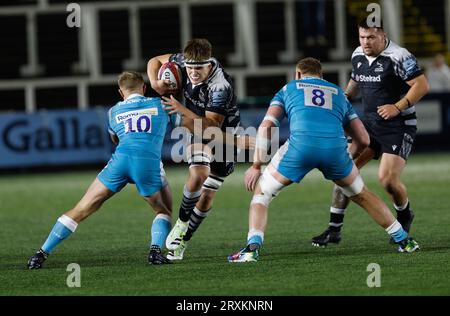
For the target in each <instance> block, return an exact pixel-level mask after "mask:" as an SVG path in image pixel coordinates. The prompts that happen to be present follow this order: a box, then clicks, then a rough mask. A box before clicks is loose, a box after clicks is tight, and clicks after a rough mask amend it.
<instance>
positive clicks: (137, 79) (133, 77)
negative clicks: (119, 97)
mask: <svg viewBox="0 0 450 316" xmlns="http://www.w3.org/2000/svg"><path fill="white" fill-rule="evenodd" d="M117 84H118V85H119V87H120V88H121V89H124V90H129V91H132V90H135V89H139V88H140V87H142V85H143V84H144V78H143V77H142V75H141V74H140V73H138V72H135V71H124V72H122V73H121V74H120V75H119V78H118V79H117Z"/></svg>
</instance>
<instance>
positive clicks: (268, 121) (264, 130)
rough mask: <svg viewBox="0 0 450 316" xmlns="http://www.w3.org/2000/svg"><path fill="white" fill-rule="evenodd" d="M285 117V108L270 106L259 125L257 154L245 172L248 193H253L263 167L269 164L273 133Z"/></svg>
mask: <svg viewBox="0 0 450 316" xmlns="http://www.w3.org/2000/svg"><path fill="white" fill-rule="evenodd" d="M283 117H284V108H283V107H281V106H274V105H272V106H270V107H269V109H268V110H267V112H266V116H264V119H263V121H262V122H261V124H260V125H259V128H258V132H257V134H256V145H255V153H254V155H253V165H252V166H251V167H250V168H249V169H248V170H247V171H246V172H245V186H246V188H247V190H248V191H253V190H254V189H255V187H256V184H257V183H258V179H259V177H260V176H261V166H262V165H263V163H265V162H267V158H268V151H269V149H270V144H271V142H272V132H273V128H274V127H279V126H280V122H281V120H282V119H283Z"/></svg>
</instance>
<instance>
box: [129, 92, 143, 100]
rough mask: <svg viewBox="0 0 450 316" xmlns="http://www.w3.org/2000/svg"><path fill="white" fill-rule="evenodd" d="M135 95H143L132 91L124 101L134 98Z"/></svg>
mask: <svg viewBox="0 0 450 316" xmlns="http://www.w3.org/2000/svg"><path fill="white" fill-rule="evenodd" d="M136 97H143V95H142V94H139V93H132V94H130V95H129V96H128V98H126V99H125V101H126V100H129V99H133V98H136Z"/></svg>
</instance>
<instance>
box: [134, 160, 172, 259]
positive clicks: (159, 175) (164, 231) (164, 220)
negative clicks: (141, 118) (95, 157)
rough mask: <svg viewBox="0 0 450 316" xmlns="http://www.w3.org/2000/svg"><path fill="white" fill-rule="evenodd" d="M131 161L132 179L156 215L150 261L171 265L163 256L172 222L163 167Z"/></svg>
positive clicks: (147, 162) (151, 163) (153, 162)
mask: <svg viewBox="0 0 450 316" xmlns="http://www.w3.org/2000/svg"><path fill="white" fill-rule="evenodd" d="M130 160H131V161H132V165H133V168H132V170H131V178H132V180H133V182H134V183H135V184H136V188H137V190H138V192H139V194H140V195H141V196H142V197H143V199H144V200H145V201H147V203H149V204H150V206H151V207H152V209H153V210H154V211H155V213H156V216H155V218H154V220H153V222H152V226H151V230H150V233H151V240H150V249H149V255H148V261H149V263H150V264H165V263H171V262H170V261H169V260H168V259H167V258H166V257H165V256H164V255H163V254H162V248H163V246H164V242H165V240H166V238H167V235H168V234H169V231H170V228H171V222H172V192H171V190H170V186H169V183H168V181H167V178H166V173H165V171H164V168H163V165H162V163H161V162H159V161H155V160H153V159H145V158H136V157H135V158H130Z"/></svg>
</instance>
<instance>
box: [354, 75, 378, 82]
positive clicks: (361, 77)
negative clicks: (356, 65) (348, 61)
mask: <svg viewBox="0 0 450 316" xmlns="http://www.w3.org/2000/svg"><path fill="white" fill-rule="evenodd" d="M355 79H356V81H358V82H381V75H378V76H370V75H369V76H365V75H356V77H355Z"/></svg>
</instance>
